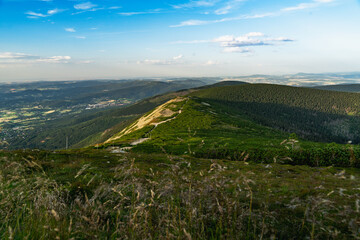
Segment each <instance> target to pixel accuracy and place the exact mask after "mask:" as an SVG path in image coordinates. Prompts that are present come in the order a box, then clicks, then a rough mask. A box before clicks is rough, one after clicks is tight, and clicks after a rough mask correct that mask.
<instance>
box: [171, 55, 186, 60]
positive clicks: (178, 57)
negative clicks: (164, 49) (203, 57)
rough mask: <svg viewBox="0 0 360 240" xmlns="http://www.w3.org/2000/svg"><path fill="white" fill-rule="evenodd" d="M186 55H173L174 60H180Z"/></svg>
mask: <svg viewBox="0 0 360 240" xmlns="http://www.w3.org/2000/svg"><path fill="white" fill-rule="evenodd" d="M183 57H184V56H183V55H182V54H180V55H179V56H175V57H173V60H180V59H182V58H183Z"/></svg>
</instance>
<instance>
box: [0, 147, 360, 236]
mask: <svg viewBox="0 0 360 240" xmlns="http://www.w3.org/2000/svg"><path fill="white" fill-rule="evenodd" d="M0 166H1V172H0V179H1V184H0V197H1V201H0V217H1V220H0V238H1V239H57V238H58V239H70V238H73V239H89V238H90V239H118V238H121V239H129V238H131V239H144V238H146V239H190V238H191V239H260V238H263V239H270V238H273V239H274V238H275V239H307V238H309V239H356V238H357V237H358V236H359V234H360V227H359V221H360V214H359V213H358V211H359V197H360V192H359V188H360V184H359V179H360V170H359V169H354V168H336V167H325V168H321V167H320V168H311V167H308V166H290V165H280V164H252V163H250V164H249V163H246V162H243V161H240V162H237V161H227V160H207V159H197V158H193V157H178V156H172V155H166V154H133V153H132V154H120V155H113V154H109V153H108V152H106V151H103V150H97V151H96V150H71V151H58V152H45V151H16V152H0Z"/></svg>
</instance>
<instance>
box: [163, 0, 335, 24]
mask: <svg viewBox="0 0 360 240" xmlns="http://www.w3.org/2000/svg"><path fill="white" fill-rule="evenodd" d="M335 1H336V0H313V1H312V2H309V3H300V4H298V5H296V6H291V7H286V8H282V9H280V10H279V11H276V12H268V13H261V14H253V15H240V16H237V17H230V18H221V19H215V20H199V19H190V20H186V21H183V22H180V23H179V24H176V25H171V26H170V27H186V26H200V25H207V24H214V23H221V22H230V21H238V20H246V19H257V18H265V17H274V16H280V15H282V14H285V13H287V12H294V11H300V10H305V9H311V8H316V7H320V6H321V5H324V4H328V3H332V2H335ZM229 9H231V7H225V8H223V9H218V10H219V11H218V14H219V15H220V14H221V13H224V14H226V13H227V10H229Z"/></svg>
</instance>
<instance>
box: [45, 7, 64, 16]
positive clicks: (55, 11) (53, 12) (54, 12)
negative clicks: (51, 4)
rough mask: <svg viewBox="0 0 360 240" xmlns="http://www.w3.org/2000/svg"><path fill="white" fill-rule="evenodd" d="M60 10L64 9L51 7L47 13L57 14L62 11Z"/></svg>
mask: <svg viewBox="0 0 360 240" xmlns="http://www.w3.org/2000/svg"><path fill="white" fill-rule="evenodd" d="M62 11H64V10H62V9H57V8H55V9H51V10H49V11H47V13H48V14H49V15H54V14H57V13H59V12H62Z"/></svg>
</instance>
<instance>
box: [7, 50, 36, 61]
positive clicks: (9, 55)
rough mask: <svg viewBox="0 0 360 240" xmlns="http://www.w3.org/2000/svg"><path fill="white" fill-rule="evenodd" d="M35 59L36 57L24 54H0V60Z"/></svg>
mask: <svg viewBox="0 0 360 240" xmlns="http://www.w3.org/2000/svg"><path fill="white" fill-rule="evenodd" d="M33 58H37V57H36V56H33V55H30V54H25V53H13V52H3V53H0V59H7V60H9V59H33Z"/></svg>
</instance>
